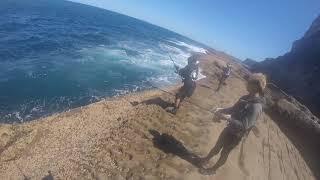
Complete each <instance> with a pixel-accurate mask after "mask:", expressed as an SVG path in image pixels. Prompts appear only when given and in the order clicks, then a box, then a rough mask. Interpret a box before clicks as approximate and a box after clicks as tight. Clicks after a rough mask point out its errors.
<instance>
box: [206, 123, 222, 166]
mask: <svg viewBox="0 0 320 180" xmlns="http://www.w3.org/2000/svg"><path fill="white" fill-rule="evenodd" d="M226 141H227V131H226V128H225V129H224V130H223V131H222V133H221V134H220V136H219V138H218V141H217V143H216V145H215V146H214V147H213V148H212V149H211V151H210V152H209V154H208V155H207V156H206V157H204V158H201V164H206V163H207V162H208V161H209V160H210V159H211V158H212V157H213V156H215V155H217V154H218V153H219V152H220V151H221V149H222V148H223V146H224V144H225V143H227V142H226Z"/></svg>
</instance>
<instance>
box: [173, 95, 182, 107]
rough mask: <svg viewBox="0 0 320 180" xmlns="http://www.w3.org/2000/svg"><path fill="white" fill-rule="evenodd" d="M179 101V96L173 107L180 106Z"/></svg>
mask: <svg viewBox="0 0 320 180" xmlns="http://www.w3.org/2000/svg"><path fill="white" fill-rule="evenodd" d="M180 102H181V99H180V98H176V100H175V103H174V107H175V108H176V109H179V107H180Z"/></svg>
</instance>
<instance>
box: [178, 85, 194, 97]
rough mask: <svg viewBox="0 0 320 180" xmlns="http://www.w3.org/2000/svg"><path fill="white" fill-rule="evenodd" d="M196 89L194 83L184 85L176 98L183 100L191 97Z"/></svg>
mask: <svg viewBox="0 0 320 180" xmlns="http://www.w3.org/2000/svg"><path fill="white" fill-rule="evenodd" d="M195 89H196V83H195V82H192V83H184V84H183V86H182V87H181V88H180V89H179V91H178V93H177V94H176V98H180V99H184V98H186V97H191V96H192V94H193V93H194V90H195Z"/></svg>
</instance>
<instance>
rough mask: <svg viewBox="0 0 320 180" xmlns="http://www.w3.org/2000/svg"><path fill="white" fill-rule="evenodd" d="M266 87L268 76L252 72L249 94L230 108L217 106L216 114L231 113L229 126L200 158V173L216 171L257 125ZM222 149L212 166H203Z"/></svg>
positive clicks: (249, 81)
mask: <svg viewBox="0 0 320 180" xmlns="http://www.w3.org/2000/svg"><path fill="white" fill-rule="evenodd" d="M265 87H266V77H265V76H264V75H263V74H261V73H257V74H252V75H251V77H249V80H248V83H247V90H248V92H249V94H248V95H245V96H243V97H241V98H240V99H239V100H238V102H237V103H236V104H234V105H233V106H232V107H230V108H226V109H221V108H217V110H216V115H218V116H219V115H220V116H221V115H223V114H224V115H225V114H229V115H231V117H230V119H229V120H228V125H227V127H226V128H225V129H224V130H223V131H222V133H221V134H220V136H219V138H218V141H217V143H216V145H215V146H214V147H213V148H212V150H211V151H210V152H209V154H208V155H207V156H206V157H204V158H200V160H199V165H200V166H202V167H201V168H200V173H202V174H214V173H215V171H216V170H217V169H218V168H219V167H221V166H222V165H223V164H225V162H226V161H227V158H228V155H229V153H230V152H231V150H232V149H233V148H235V147H236V146H237V145H238V144H239V142H240V141H241V139H242V138H243V137H247V136H248V134H249V132H250V130H251V129H252V128H253V126H254V125H255V123H256V121H257V119H258V118H259V117H260V115H261V114H262V112H263V109H262V107H263V104H264V98H263V96H262V94H263V91H264V89H265ZM220 151H221V156H220V158H219V160H218V161H217V162H216V164H215V165H214V166H213V167H211V168H203V165H206V164H207V163H208V162H209V160H210V159H211V158H212V157H213V156H215V155H217V154H218V153H219V152H220Z"/></svg>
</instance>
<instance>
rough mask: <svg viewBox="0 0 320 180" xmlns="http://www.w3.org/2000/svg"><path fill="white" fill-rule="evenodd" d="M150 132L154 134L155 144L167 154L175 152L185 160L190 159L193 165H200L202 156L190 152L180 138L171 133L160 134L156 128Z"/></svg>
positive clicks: (174, 153)
mask: <svg viewBox="0 0 320 180" xmlns="http://www.w3.org/2000/svg"><path fill="white" fill-rule="evenodd" d="M149 133H150V134H151V135H152V136H153V139H152V141H153V145H154V146H155V147H156V148H158V149H160V150H161V151H163V152H164V153H166V154H173V155H176V156H178V157H180V158H181V159H184V160H185V161H188V162H189V163H191V164H192V165H194V166H196V167H199V159H200V157H199V156H197V155H195V154H194V153H192V152H190V151H189V150H188V149H187V148H186V147H185V146H184V145H183V144H182V142H180V141H179V140H177V139H176V138H174V137H173V136H171V135H169V134H165V133H164V134H160V133H159V132H158V131H156V130H149Z"/></svg>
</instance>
